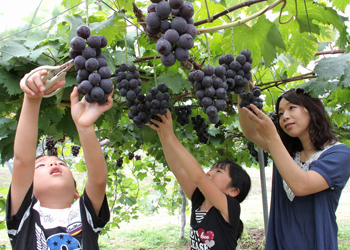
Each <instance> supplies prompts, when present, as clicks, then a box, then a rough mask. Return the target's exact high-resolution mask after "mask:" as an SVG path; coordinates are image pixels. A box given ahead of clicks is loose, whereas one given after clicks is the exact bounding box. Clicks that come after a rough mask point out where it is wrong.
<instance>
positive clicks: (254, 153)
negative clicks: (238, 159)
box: [247, 142, 269, 166]
mask: <svg viewBox="0 0 350 250" xmlns="http://www.w3.org/2000/svg"><path fill="white" fill-rule="evenodd" d="M247 146H248V150H249V153H250V155H251V156H253V157H254V159H255V160H256V161H257V162H259V153H258V151H257V150H255V148H254V143H252V142H249V143H248V145H247ZM263 152H264V164H265V165H264V166H267V158H268V157H269V154H268V153H267V152H265V151H263Z"/></svg>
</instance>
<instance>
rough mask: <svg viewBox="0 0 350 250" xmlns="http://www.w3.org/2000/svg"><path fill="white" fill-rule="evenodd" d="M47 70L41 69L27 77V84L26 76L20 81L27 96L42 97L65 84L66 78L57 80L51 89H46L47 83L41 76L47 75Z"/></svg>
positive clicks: (32, 97)
mask: <svg viewBox="0 0 350 250" xmlns="http://www.w3.org/2000/svg"><path fill="white" fill-rule="evenodd" d="M46 74H47V71H46V70H41V71H39V72H36V73H34V74H33V75H31V76H30V77H28V79H27V84H26V83H25V81H24V77H23V78H22V79H21V81H20V87H21V89H22V90H23V92H24V93H25V94H26V97H29V98H31V99H41V98H42V97H43V95H45V94H49V93H51V92H52V91H54V90H56V89H59V88H62V87H63V86H64V85H65V83H66V82H65V81H64V80H60V81H57V82H56V83H55V84H54V85H52V86H51V87H50V88H49V89H47V90H45V83H46V82H45V83H43V82H42V81H41V77H42V76H44V75H46Z"/></svg>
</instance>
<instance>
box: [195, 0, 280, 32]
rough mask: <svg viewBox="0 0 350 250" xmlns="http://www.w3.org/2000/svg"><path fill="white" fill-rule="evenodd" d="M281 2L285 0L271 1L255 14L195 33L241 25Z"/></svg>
mask: <svg viewBox="0 0 350 250" xmlns="http://www.w3.org/2000/svg"><path fill="white" fill-rule="evenodd" d="M282 2H285V0H277V1H275V2H273V3H272V4H270V5H269V6H267V7H266V8H265V9H263V10H261V11H258V12H256V13H255V14H253V15H251V16H249V17H246V18H244V19H241V20H237V21H234V22H231V23H227V24H224V25H219V26H214V27H209V28H204V29H198V30H197V35H199V34H203V33H209V32H213V31H218V30H222V29H228V28H231V27H236V26H240V25H242V24H244V23H246V22H248V21H250V20H253V19H254V18H257V17H259V16H261V15H263V14H264V13H266V12H267V11H268V10H270V9H272V8H274V7H276V6H277V5H279V4H280V3H282Z"/></svg>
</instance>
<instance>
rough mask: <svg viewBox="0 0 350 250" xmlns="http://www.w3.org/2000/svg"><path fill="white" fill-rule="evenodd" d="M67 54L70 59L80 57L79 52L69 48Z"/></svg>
mask: <svg viewBox="0 0 350 250" xmlns="http://www.w3.org/2000/svg"><path fill="white" fill-rule="evenodd" d="M68 54H69V57H70V58H72V59H74V58H76V57H77V56H79V55H81V51H75V50H74V49H72V48H70V49H69V52H68Z"/></svg>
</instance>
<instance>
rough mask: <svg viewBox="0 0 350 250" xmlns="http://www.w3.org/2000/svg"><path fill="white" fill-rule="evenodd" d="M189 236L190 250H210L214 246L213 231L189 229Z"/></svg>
mask: <svg viewBox="0 0 350 250" xmlns="http://www.w3.org/2000/svg"><path fill="white" fill-rule="evenodd" d="M190 234H191V235H190V239H191V249H200V250H205V249H211V248H212V247H213V246H214V245H215V241H214V232H213V231H205V230H204V229H203V228H199V229H198V230H193V229H191V233H190Z"/></svg>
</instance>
